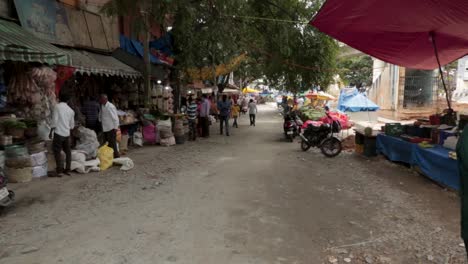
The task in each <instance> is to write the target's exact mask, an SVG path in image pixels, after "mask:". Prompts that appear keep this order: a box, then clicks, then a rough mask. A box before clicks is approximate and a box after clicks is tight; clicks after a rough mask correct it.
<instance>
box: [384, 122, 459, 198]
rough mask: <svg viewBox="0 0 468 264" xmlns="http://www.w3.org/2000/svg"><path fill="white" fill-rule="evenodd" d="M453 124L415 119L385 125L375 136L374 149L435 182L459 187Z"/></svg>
mask: <svg viewBox="0 0 468 264" xmlns="http://www.w3.org/2000/svg"><path fill="white" fill-rule="evenodd" d="M455 131H457V128H456V127H451V126H447V125H440V124H437V123H434V122H433V123H432V124H431V123H426V124H424V123H422V122H419V121H418V122H415V124H412V125H402V124H400V123H392V124H386V126H385V127H383V131H382V132H381V133H380V134H379V135H377V141H376V148H377V152H378V153H380V154H383V155H385V156H386V157H387V158H388V159H389V160H391V161H395V162H402V163H405V164H408V165H410V166H413V167H415V168H416V169H417V170H418V171H419V172H421V173H423V174H424V175H426V176H427V177H429V178H430V179H432V180H434V181H435V182H437V183H439V184H441V185H444V186H448V187H450V188H453V189H459V171H458V165H457V160H456V159H457V158H456V153H455V147H456V142H457V140H458V139H457V137H456V136H455V135H456V132H455Z"/></svg>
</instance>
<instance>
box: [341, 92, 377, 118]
mask: <svg viewBox="0 0 468 264" xmlns="http://www.w3.org/2000/svg"><path fill="white" fill-rule="evenodd" d="M338 110H340V111H343V112H361V111H377V110H379V106H378V105H376V104H375V103H374V102H372V101H371V100H370V99H369V98H367V96H366V95H365V94H363V93H360V92H359V91H358V90H357V89H356V88H354V89H343V90H341V94H340V98H339V100H338Z"/></svg>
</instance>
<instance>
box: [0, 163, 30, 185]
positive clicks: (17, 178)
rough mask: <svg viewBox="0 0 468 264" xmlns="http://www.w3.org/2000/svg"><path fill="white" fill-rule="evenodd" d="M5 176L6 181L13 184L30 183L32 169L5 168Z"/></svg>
mask: <svg viewBox="0 0 468 264" xmlns="http://www.w3.org/2000/svg"><path fill="white" fill-rule="evenodd" d="M5 174H6V175H7V178H8V181H9V182H13V183H22V182H30V181H31V180H32V168H31V167H26V168H22V169H14V168H8V167H7V168H6V169H5Z"/></svg>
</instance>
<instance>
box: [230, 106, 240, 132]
mask: <svg viewBox="0 0 468 264" xmlns="http://www.w3.org/2000/svg"><path fill="white" fill-rule="evenodd" d="M239 113H240V106H239V105H238V104H233V105H232V108H231V116H232V119H234V122H233V123H232V127H235V128H239V126H238V125H237V118H239Z"/></svg>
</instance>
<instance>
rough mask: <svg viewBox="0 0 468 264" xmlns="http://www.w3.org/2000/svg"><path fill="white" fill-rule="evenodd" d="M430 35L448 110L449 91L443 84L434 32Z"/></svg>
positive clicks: (449, 103) (450, 104)
mask: <svg viewBox="0 0 468 264" xmlns="http://www.w3.org/2000/svg"><path fill="white" fill-rule="evenodd" d="M429 34H430V36H431V40H432V46H433V47H434V53H435V56H436V59H437V64H438V65H439V73H440V78H441V79H442V85H443V86H444V91H445V99H446V100H447V106H448V109H449V110H452V103H451V101H450V98H449V93H448V90H447V86H446V85H445V79H444V72H443V71H442V65H440V59H439V51H438V50H437V45H436V40H435V34H434V32H430V33H429Z"/></svg>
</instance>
